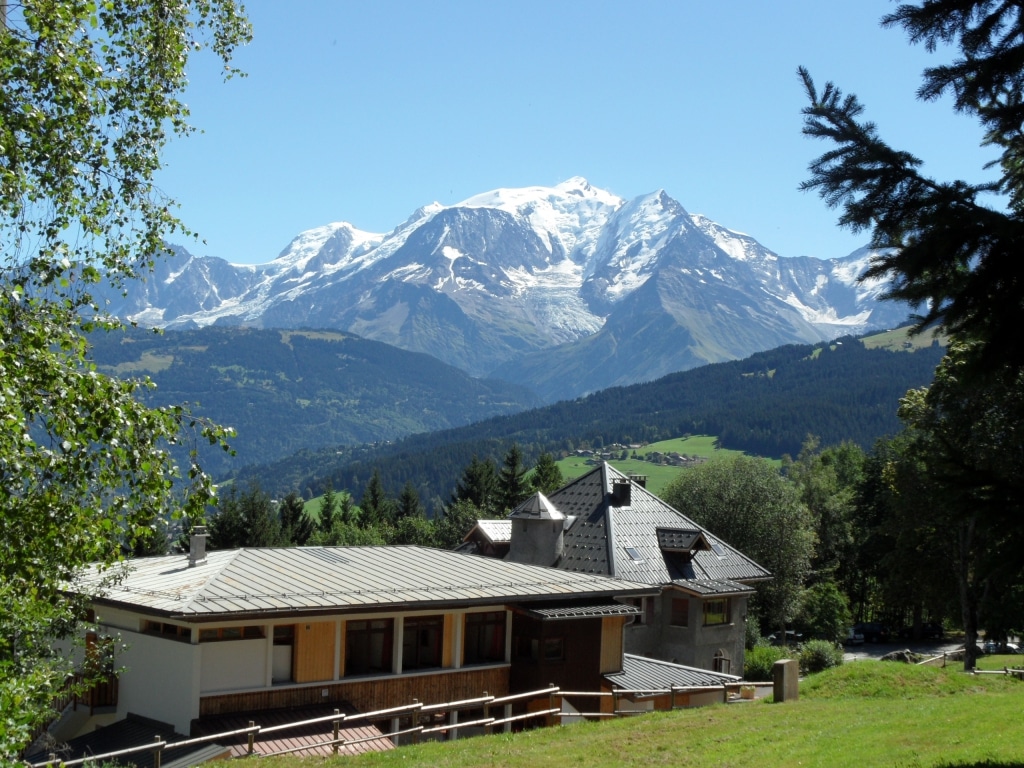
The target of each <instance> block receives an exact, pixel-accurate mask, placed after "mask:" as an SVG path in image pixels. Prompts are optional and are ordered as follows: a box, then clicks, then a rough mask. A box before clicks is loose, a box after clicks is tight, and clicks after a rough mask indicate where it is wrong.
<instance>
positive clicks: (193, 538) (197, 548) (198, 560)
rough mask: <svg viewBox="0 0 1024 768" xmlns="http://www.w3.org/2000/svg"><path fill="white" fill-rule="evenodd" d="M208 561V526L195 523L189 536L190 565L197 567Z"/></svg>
mask: <svg viewBox="0 0 1024 768" xmlns="http://www.w3.org/2000/svg"><path fill="white" fill-rule="evenodd" d="M205 562H206V526H205V525H195V526H193V527H192V534H191V535H190V536H189V537H188V567H189V568H195V567H196V566H197V565H201V564H202V563H205Z"/></svg>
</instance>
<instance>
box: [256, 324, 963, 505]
mask: <svg viewBox="0 0 1024 768" xmlns="http://www.w3.org/2000/svg"><path fill="white" fill-rule="evenodd" d="M943 351H944V350H943V348H942V347H940V346H939V345H938V344H934V345H932V346H931V347H928V348H924V349H919V350H917V351H914V352H893V351H890V350H887V349H868V348H866V347H865V345H864V344H863V343H862V342H861V341H859V340H857V339H854V338H852V337H847V338H844V339H841V340H839V341H836V342H833V343H831V344H819V345H790V346H785V347H780V348H778V349H774V350H770V351H768V352H762V353H759V354H756V355H753V356H751V357H749V358H747V359H745V360H739V361H734V362H728V363H718V364H715V365H708V366H705V367H703V368H697V369H693V370H690V371H685V372H682V373H676V374H672V375H670V376H665V377H664V378H661V379H658V380H657V381H653V382H649V383H645V384H636V385H632V386H629V387H616V388H613V389H608V390H604V391H601V392H597V393H595V394H593V395H590V396H588V397H585V398H579V399H577V400H569V401H563V402H560V403H556V404H554V405H551V406H547V407H544V408H538V409H535V410H531V411H525V412H522V413H517V414H513V415H507V416H500V417H495V418H491V419H488V420H486V421H482V422H478V423H475V424H472V425H469V426H466V427H461V428H458V429H449V430H445V431H442V432H434V433H430V434H421V435H414V436H412V437H409V438H406V439H404V440H402V441H400V442H398V443H395V444H393V445H387V446H377V447H369V446H361V447H357V448H344V449H342V448H338V449H332V450H325V451H308V450H307V451H302V452H301V453H299V454H296V455H295V456H293V457H291V458H289V459H286V460H283V461H280V462H276V463H274V464H271V465H267V466H262V467H253V468H248V469H244V470H242V471H240V472H239V473H237V479H238V480H240V481H248V480H257V481H259V482H260V483H261V485H262V486H263V488H264V489H266V490H268V491H270V492H271V493H273V494H284V493H287V492H288V491H291V490H298V491H299V492H300V493H303V494H305V495H311V494H315V493H319V492H320V491H321V489H322V488H323V487H324V486H325V484H326V483H327V482H328V481H330V483H331V484H332V485H333V487H334V488H336V489H341V488H346V489H350V490H351V491H352V492H353V493H356V494H357V495H358V494H359V493H360V492H361V489H362V488H363V486H364V485H365V484H366V482H367V481H368V480H369V478H370V477H371V475H372V473H373V471H374V470H375V469H377V470H379V472H380V476H381V479H382V480H383V483H384V485H385V487H386V488H387V489H388V491H389V492H391V493H396V494H397V492H398V491H399V490H400V489H401V488H402V487H403V486H404V485H405V484H406V483H407V482H411V483H412V484H413V486H414V487H415V488H416V490H417V491H418V492H419V494H420V497H421V498H422V499H423V500H424V501H425V502H427V505H428V507H430V508H431V509H433V510H436V509H437V507H438V505H439V504H440V503H442V502H446V501H447V500H448V499H449V497H450V494H451V491H452V489H453V487H454V483H455V481H456V480H457V479H458V477H459V476H460V473H461V472H462V470H463V469H464V468H465V467H466V466H467V465H468V464H469V462H470V461H471V460H472V458H473V456H478V457H480V458H485V457H492V458H494V459H495V460H496V461H499V462H500V460H501V457H502V455H503V453H504V452H505V450H507V448H508V446H509V445H510V444H511V443H513V442H515V443H517V444H518V445H519V446H520V447H521V449H522V451H523V456H524V459H525V460H526V462H527V463H532V462H533V460H534V459H535V458H536V456H537V455H539V454H540V453H541V452H542V451H551V452H554V453H556V454H558V453H564V452H571V451H573V450H576V449H578V448H583V447H589V448H597V447H601V446H603V445H604V444H606V443H612V442H621V443H639V442H651V441H655V440H660V439H665V438H668V437H674V436H679V435H683V434H687V433H690V434H711V435H718V436H719V437H720V442H721V445H722V447H725V448H735V449H738V450H743V451H747V452H748V453H751V454H756V455H762V456H771V457H780V456H782V455H783V454H787V453H788V454H790V455H796V454H797V453H798V452H799V450H800V445H801V443H802V442H803V440H804V439H805V438H806V437H807V435H808V434H814V435H817V436H818V437H819V438H820V439H821V441H822V444H824V445H830V444H834V443H839V442H841V441H843V440H850V441H853V442H855V443H857V444H858V445H860V446H862V447H864V448H870V447H871V446H872V444H873V443H874V441H875V440H876V439H878V438H879V437H882V436H885V435H887V434H891V433H894V432H896V431H897V430H898V429H899V423H898V420H897V419H896V407H897V403H898V400H899V398H900V397H901V396H902V395H903V394H904V393H905V392H906V391H907V390H908V389H910V388H914V387H920V386H925V385H927V384H928V383H929V382H930V381H931V378H932V374H933V372H934V369H935V366H936V365H937V364H938V362H939V360H940V359H941V357H942V354H943Z"/></svg>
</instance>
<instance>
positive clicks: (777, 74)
mask: <svg viewBox="0 0 1024 768" xmlns="http://www.w3.org/2000/svg"><path fill="white" fill-rule="evenodd" d="M893 7H894V5H893V4H892V3H891V2H889V0H856V1H853V0H842V1H840V0H777V1H776V2H765V0H728V1H726V2H698V0H630V1H629V2H625V0H622V1H619V0H616V1H615V2H611V1H604V0H586V1H584V0H559V1H558V2H555V1H553V0H541V1H535V0H516V2H496V1H491V0H487V1H485V0H434V1H433V2H426V1H425V0H424V1H423V2H414V1H413V0H407V1H405V2H396V1H395V0H373V1H372V2H370V1H368V0H360V2H354V1H353V2H349V1H347V0H291V1H290V2H279V1H274V2H272V1H271V0H253V1H252V2H250V3H249V4H248V11H249V16H250V18H251V21H252V23H253V27H254V39H253V42H252V43H251V44H250V45H249V46H248V47H246V48H245V49H243V50H241V51H240V52H239V54H238V56H237V58H236V64H237V65H238V66H239V67H240V68H241V69H243V70H245V71H247V72H248V77H247V78H245V79H241V80H239V79H234V80H232V81H230V82H228V83H226V84H225V83H223V82H222V81H221V77H220V73H219V69H218V67H216V66H215V64H214V62H213V61H212V58H211V57H208V56H203V57H201V58H199V59H197V60H196V61H195V62H194V63H193V64H192V67H191V72H190V79H191V86H190V89H189V91H188V93H187V96H186V101H187V103H188V104H189V106H190V108H191V109H192V120H193V123H194V124H195V125H197V126H198V127H199V128H200V129H202V130H203V133H202V134H201V135H193V136H192V137H190V138H188V139H185V140H176V141H175V142H174V143H173V144H172V145H171V146H170V147H169V148H168V151H167V153H166V156H165V157H166V161H167V166H168V167H167V168H166V169H165V171H163V172H162V173H161V176H160V184H161V187H162V188H163V189H164V191H165V192H167V193H168V194H170V195H171V196H172V197H174V198H176V199H177V200H178V201H179V203H180V204H181V209H180V211H179V213H180V215H181V216H182V217H183V218H184V219H185V221H186V223H187V224H188V225H189V226H190V227H191V228H192V229H194V230H196V231H197V232H199V234H200V235H201V236H202V237H203V238H204V239H205V241H206V242H205V244H204V243H195V242H184V243H183V244H184V245H186V247H188V248H189V250H191V251H192V252H193V253H196V254H198V255H211V256H220V257H222V258H225V259H228V260H229V261H232V262H243V263H261V262H266V261H270V260H272V259H273V258H275V257H276V256H277V255H278V254H279V253H280V252H281V250H282V249H283V248H284V247H285V246H286V245H287V244H288V242H289V241H290V240H291V238H292V237H294V236H295V235H296V234H298V233H299V232H300V231H302V230H305V229H309V228H311V227H315V226H319V225H322V224H326V223H328V222H333V221H349V222H351V223H352V224H353V225H355V226H356V227H358V228H360V229H364V230H368V231H371V232H385V231H388V230H390V229H392V228H393V227H394V226H396V225H397V224H399V223H400V222H402V221H403V220H405V219H406V218H407V217H408V216H409V215H410V214H411V213H412V212H413V211H414V210H415V209H416V208H418V207H419V206H421V205H425V204H427V203H430V202H433V201H435V200H436V201H438V202H440V203H442V204H446V205H447V204H452V203H456V202H458V201H460V200H463V199H465V198H467V197H469V196H471V195H474V194H477V193H480V192H484V191H487V190H490V189H495V188H497V187H517V186H528V185H538V184H539V185H554V184H557V183H558V182H560V181H564V180H565V179H567V178H569V177H571V176H583V177H585V178H587V179H588V180H589V181H590V183H591V184H593V185H595V186H598V187H602V188H605V189H608V190H610V191H611V192H614V193H615V194H617V195H620V196H622V197H625V198H630V197H634V196H637V195H641V194H646V193H648V192H653V191H655V190H657V189H665V190H666V191H667V192H668V193H669V194H670V195H671V196H672V197H674V198H675V199H676V200H678V201H679V202H680V203H681V204H682V205H683V206H684V207H685V208H686V209H687V210H689V211H690V212H691V213H703V214H705V215H707V216H709V217H711V218H712V219H714V220H715V221H717V222H719V223H720V224H722V225H724V226H726V227H729V228H731V229H735V230H739V231H741V232H746V233H747V234H750V235H752V236H753V237H755V238H756V239H758V240H759V241H760V242H761V243H763V244H764V245H765V246H767V247H769V248H771V249H772V250H774V251H776V252H777V253H779V254H780V255H783V256H799V255H811V256H817V257H822V258H829V257H836V256H845V255H847V254H848V253H850V252H851V251H853V250H854V249H855V248H857V247H859V246H861V245H863V244H864V243H865V242H866V240H867V235H866V234H865V233H861V234H859V235H853V234H851V233H849V232H848V231H844V230H840V229H839V228H838V227H837V226H836V225H835V221H836V215H837V214H836V212H835V211H831V210H829V209H828V208H826V207H825V205H824V204H823V203H822V202H821V200H820V199H819V198H818V197H817V196H816V195H814V194H811V193H802V192H799V191H798V189H797V187H798V185H799V183H800V182H801V180H803V179H804V178H805V176H806V168H807V164H808V162H809V161H810V160H811V159H812V158H814V157H816V156H817V155H818V154H820V153H821V152H822V151H823V150H824V148H825V145H824V144H822V143H820V142H815V141H812V140H810V139H806V138H804V137H803V136H802V134H801V132H800V129H801V115H800V110H801V108H802V107H803V106H804V96H803V93H802V88H801V86H800V84H799V82H798V80H797V76H796V68H797V66H798V65H804V66H806V67H808V68H809V69H810V71H811V74H812V75H813V76H814V78H815V80H816V81H817V83H818V85H819V87H821V86H823V85H824V83H825V81H826V80H833V81H835V82H836V83H837V84H838V85H839V86H840V87H841V88H842V89H843V90H844V91H845V92H853V93H856V94H857V95H858V96H859V97H860V99H861V100H862V101H863V102H864V103H865V105H866V106H867V116H868V117H869V118H870V119H872V120H874V121H875V122H876V123H877V124H878V126H879V129H880V131H881V134H882V136H883V137H884V138H886V139H887V140H888V141H889V142H890V143H892V144H893V145H895V146H898V147H899V148H903V149H908V150H910V151H912V152H914V153H915V154H917V155H918V156H919V157H921V158H922V159H924V160H925V161H926V164H925V171H926V172H927V173H929V174H931V175H933V176H935V177H937V178H949V177H960V178H966V179H968V180H972V181H977V180H980V179H981V178H984V177H985V176H986V175H988V174H986V173H985V172H983V171H982V165H983V164H984V163H985V162H986V161H987V160H989V159H991V158H992V157H994V153H993V152H991V151H983V150H981V149H979V148H978V144H979V141H980V138H981V131H980V129H979V128H978V126H977V125H976V123H974V122H973V121H971V120H969V119H968V118H965V117H961V116H956V115H954V114H953V113H952V110H951V109H950V107H949V103H948V101H947V102H938V103H921V102H918V101H916V99H915V95H914V94H915V91H916V89H917V87H918V86H919V85H920V82H921V80H920V74H921V70H922V69H923V68H924V67H925V66H926V65H928V64H931V63H935V62H936V61H938V60H940V57H943V56H948V55H949V54H948V52H940V53H939V54H934V55H929V54H928V53H927V52H926V51H925V50H924V49H923V48H921V47H919V46H915V47H911V46H910V45H909V44H908V43H907V41H906V38H905V35H904V33H903V32H902V31H901V30H898V29H882V28H881V27H880V26H879V24H878V21H879V19H880V18H881V16H882V15H883V14H884V13H885V12H887V11H889V10H891V9H892V8H893Z"/></svg>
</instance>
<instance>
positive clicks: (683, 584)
mask: <svg viewBox="0 0 1024 768" xmlns="http://www.w3.org/2000/svg"><path fill="white" fill-rule="evenodd" d="M672 584H673V585H675V586H677V587H679V588H680V589H683V590H685V591H687V592H689V593H691V594H694V595H698V596H700V597H705V596H707V595H720V596H722V597H726V596H729V595H749V594H752V593H753V592H754V588H753V587H748V586H747V585H746V584H740V583H739V582H738V581H729V580H728V579H679V580H678V581H673V582H672Z"/></svg>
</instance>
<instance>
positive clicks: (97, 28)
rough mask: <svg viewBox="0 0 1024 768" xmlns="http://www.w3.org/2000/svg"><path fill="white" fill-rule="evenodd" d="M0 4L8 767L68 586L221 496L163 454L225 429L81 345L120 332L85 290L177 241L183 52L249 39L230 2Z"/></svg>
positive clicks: (1, 751)
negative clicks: (102, 332) (107, 368)
mask: <svg viewBox="0 0 1024 768" xmlns="http://www.w3.org/2000/svg"><path fill="white" fill-rule="evenodd" d="M5 9H6V11H7V13H6V14H5V15H4V16H3V18H2V19H0V71H2V72H3V77H2V78H0V148H2V149H0V242H2V243H3V255H2V257H0V259H2V263H0V422H2V423H3V429H2V430H0V466H2V467H3V483H2V484H0V508H2V509H3V514H2V515H0V541H3V542H4V546H3V547H0V723H3V727H2V728H0V760H8V759H13V756H14V755H16V754H17V752H18V750H19V749H20V748H21V747H22V746H24V744H25V741H26V739H27V738H28V737H29V735H30V733H31V729H32V728H33V727H34V726H35V725H36V724H37V723H38V722H39V720H40V719H41V718H42V717H44V716H45V714H46V712H47V711H48V706H49V702H50V697H51V694H52V693H53V691H54V689H55V687H57V686H58V685H59V684H61V683H62V682H63V680H64V679H65V676H66V673H67V671H68V669H67V665H68V664H69V663H70V661H69V659H68V658H66V657H64V656H60V657H57V656H52V655H50V654H49V648H50V646H51V643H52V638H53V637H55V636H64V635H67V634H69V633H72V632H73V631H74V628H75V624H76V620H77V619H78V618H80V616H81V611H82V604H81V603H79V602H77V601H72V600H70V599H69V598H67V597H66V596H65V594H64V592H63V591H62V590H63V587H64V586H65V585H66V584H67V583H69V582H71V581H73V580H74V579H75V578H76V574H77V572H78V571H79V569H80V568H81V567H82V566H84V565H85V564H86V563H90V562H102V563H105V564H106V565H108V566H109V565H112V564H113V563H114V562H116V561H117V560H118V558H119V557H120V556H121V545H122V543H123V542H124V539H125V538H127V539H128V543H129V545H131V543H132V541H133V540H134V538H135V537H136V535H137V533H138V532H139V529H140V528H145V527H146V526H147V523H148V521H149V520H151V519H153V518H154V517H159V518H164V517H167V516H169V515H170V513H171V512H172V511H175V512H177V511H181V509H182V508H183V509H184V511H185V512H187V513H188V514H190V515H192V516H194V517H199V516H201V515H202V512H203V510H204V508H205V505H206V504H207V502H208V501H209V500H210V499H211V498H212V485H211V483H210V481H209V478H208V477H207V476H206V475H205V474H204V473H203V472H202V470H201V469H200V468H199V467H198V465H195V464H193V466H191V467H190V468H189V469H188V470H187V474H188V476H189V480H190V481H191V487H190V489H189V491H188V493H187V494H186V495H185V497H184V499H174V498H173V497H174V486H173V484H172V480H173V478H174V476H175V475H177V474H179V472H178V471H177V467H175V464H174V461H173V460H172V458H171V456H170V454H169V453H168V452H167V450H166V444H167V441H169V440H170V441H181V442H184V441H188V440H193V439H201V440H204V441H205V440H207V439H210V440H212V441H213V442H215V443H216V442H218V441H219V440H220V439H221V437H222V434H221V433H218V432H217V431H216V430H209V429H207V428H206V427H204V426H203V425H200V424H198V423H196V422H194V421H193V420H192V419H190V418H189V416H188V415H187V414H186V413H185V412H184V411H182V410H181V409H178V408H159V409H152V408H148V407H146V406H144V405H143V404H142V403H141V402H140V401H139V399H138V398H137V392H138V387H139V386H140V385H139V383H133V382H126V381H119V380H117V379H114V378H111V377H109V376H106V375H104V374H102V373H100V372H99V371H97V370H96V369H95V368H93V367H92V366H90V365H88V363H87V353H88V346H87V335H88V334H89V333H91V332H93V331H97V330H99V329H104V328H105V329H113V328H114V327H116V325H117V323H116V322H115V321H113V320H111V319H110V318H109V317H106V316H105V315H104V313H103V311H102V310H101V309H100V308H99V307H97V306H96V304H95V302H94V301H93V299H92V295H91V291H92V288H93V286H95V285H96V284H97V283H99V282H101V281H103V280H109V281H111V282H113V283H114V284H115V285H123V284H124V283H125V281H127V280H129V279H132V278H134V277H136V276H138V275H140V274H142V273H144V272H145V271H146V269H148V267H149V266H150V264H151V263H152V260H153V259H154V258H155V257H156V256H157V255H159V254H162V253H163V252H164V250H165V246H164V240H165V238H166V236H167V235H168V234H170V233H172V232H175V231H178V232H183V231H184V229H183V227H182V226H181V225H180V223H179V222H178V221H177V219H176V218H175V217H174V214H173V213H172V211H173V205H172V204H171V201H169V200H167V199H166V198H165V196H164V195H163V194H162V193H161V192H160V191H159V189H157V188H156V186H155V185H154V175H155V174H156V171H157V170H158V169H159V168H160V156H161V152H162V150H163V147H164V144H165V142H166V141H167V139H168V137H169V135H174V134H186V133H188V132H189V131H190V130H191V129H190V127H189V125H188V123H187V119H188V108H187V107H186V106H185V104H184V103H182V101H181V100H180V99H181V95H182V93H183V91H184V88H185V86H186V84H187V75H186V72H187V70H188V65H189V61H190V56H191V55H192V54H193V53H194V52H195V51H197V50H199V49H201V48H204V47H209V48H212V49H213V51H214V52H215V54H216V55H217V56H219V57H220V58H222V59H223V60H224V62H225V63H227V62H228V61H230V58H231V55H232V52H233V50H234V49H235V47H236V46H237V45H239V44H242V43H244V42H247V40H248V38H249V35H250V31H249V26H248V23H247V22H246V21H245V19H244V18H243V16H242V15H241V9H240V7H239V6H238V5H237V4H236V2H234V0H182V1H181V2H175V3H166V2H163V1H162V0H139V1H138V2H133V3H96V2H86V1H85V0H69V1H68V2H43V1H42V0H39V1H32V2H24V3H21V4H18V5H14V4H9V5H8V4H5ZM226 71H229V72H230V70H226ZM190 427H195V431H194V433H193V432H191V431H190ZM193 456H194V454H193ZM117 572H118V571H117V569H111V570H109V571H108V573H109V574H110V575H111V577H114V576H115V575H116V574H117Z"/></svg>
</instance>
